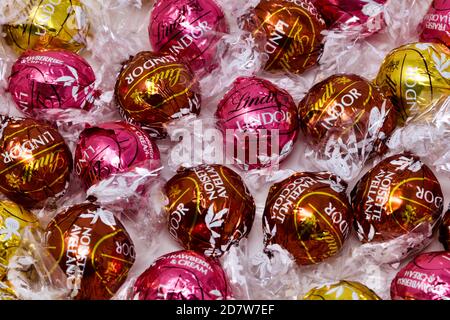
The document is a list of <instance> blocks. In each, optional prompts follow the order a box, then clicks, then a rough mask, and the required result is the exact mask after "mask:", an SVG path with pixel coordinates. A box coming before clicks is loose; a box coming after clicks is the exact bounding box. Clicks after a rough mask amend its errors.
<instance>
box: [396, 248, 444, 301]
mask: <svg viewBox="0 0 450 320" xmlns="http://www.w3.org/2000/svg"><path fill="white" fill-rule="evenodd" d="M391 298H392V299H393V300H449V299H450V252H427V253H422V254H420V255H418V256H416V257H415V258H414V259H413V260H412V261H411V262H410V263H408V264H407V265H406V266H405V267H404V268H403V269H401V270H400V271H399V272H398V273H397V275H396V276H395V278H394V279H393V280H392V283H391Z"/></svg>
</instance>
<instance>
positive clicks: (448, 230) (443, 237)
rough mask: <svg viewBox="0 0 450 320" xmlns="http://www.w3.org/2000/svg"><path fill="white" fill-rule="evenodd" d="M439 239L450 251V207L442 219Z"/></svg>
mask: <svg viewBox="0 0 450 320" xmlns="http://www.w3.org/2000/svg"><path fill="white" fill-rule="evenodd" d="M439 240H440V241H441V242H442V244H443V245H444V248H445V250H447V251H450V208H449V209H448V210H447V213H446V214H445V216H444V220H443V221H442V224H441V229H440V233H439Z"/></svg>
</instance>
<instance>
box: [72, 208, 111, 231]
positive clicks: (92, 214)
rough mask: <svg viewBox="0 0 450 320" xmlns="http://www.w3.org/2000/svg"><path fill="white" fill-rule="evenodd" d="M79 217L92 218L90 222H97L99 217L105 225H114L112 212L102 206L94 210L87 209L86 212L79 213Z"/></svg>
mask: <svg viewBox="0 0 450 320" xmlns="http://www.w3.org/2000/svg"><path fill="white" fill-rule="evenodd" d="M80 218H88V219H89V218H92V220H91V224H95V223H97V221H98V219H100V221H101V222H102V223H103V224H105V225H107V226H110V227H113V226H115V225H116V219H115V217H114V214H113V213H112V212H111V211H108V210H104V209H103V208H98V209H97V210H96V211H91V210H88V213H84V214H81V215H80Z"/></svg>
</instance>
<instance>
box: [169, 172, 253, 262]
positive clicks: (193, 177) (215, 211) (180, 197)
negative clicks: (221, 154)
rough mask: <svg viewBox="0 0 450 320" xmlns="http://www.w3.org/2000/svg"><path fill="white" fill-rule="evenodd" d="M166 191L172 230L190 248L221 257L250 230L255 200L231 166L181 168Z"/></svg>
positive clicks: (183, 244) (179, 241)
mask: <svg viewBox="0 0 450 320" xmlns="http://www.w3.org/2000/svg"><path fill="white" fill-rule="evenodd" d="M164 191H165V194H166V196H167V198H168V204H167V205H166V212H167V216H168V228H169V233H170V234H171V235H172V237H174V238H175V239H176V240H177V241H178V243H179V244H180V245H181V246H183V247H184V248H186V249H189V250H195V251H198V252H200V253H202V254H204V255H207V256H213V257H220V256H221V255H223V254H224V253H225V252H226V251H228V250H229V249H230V247H231V246H232V245H237V244H238V243H239V241H240V240H241V239H242V238H244V237H246V236H247V235H248V234H249V233H250V230H251V228H252V224H253V219H254V217H255V210H256V209H255V201H254V199H253V197H252V195H251V194H250V192H249V190H248V188H247V186H246V185H245V184H244V182H243V180H242V178H241V177H240V176H239V175H238V174H237V173H236V172H234V171H233V170H231V169H229V168H228V167H225V166H222V165H200V166H197V167H193V168H180V169H179V170H178V172H177V174H176V175H175V176H173V177H172V178H171V179H170V180H169V181H168V182H167V183H166V185H165V186H164Z"/></svg>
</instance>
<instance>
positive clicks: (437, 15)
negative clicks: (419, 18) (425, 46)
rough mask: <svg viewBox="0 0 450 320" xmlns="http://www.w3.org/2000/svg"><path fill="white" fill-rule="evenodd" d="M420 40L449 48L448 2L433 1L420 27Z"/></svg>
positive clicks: (449, 2) (449, 7)
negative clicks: (437, 43)
mask: <svg viewBox="0 0 450 320" xmlns="http://www.w3.org/2000/svg"><path fill="white" fill-rule="evenodd" d="M420 28H421V29H422V33H421V34H420V40H421V41H426V42H441V43H443V44H445V45H446V46H447V47H450V1H448V0H434V1H433V3H432V4H431V7H430V9H429V10H428V13H427V14H426V16H425V18H424V19H423V22H422V24H421V26H420Z"/></svg>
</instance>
